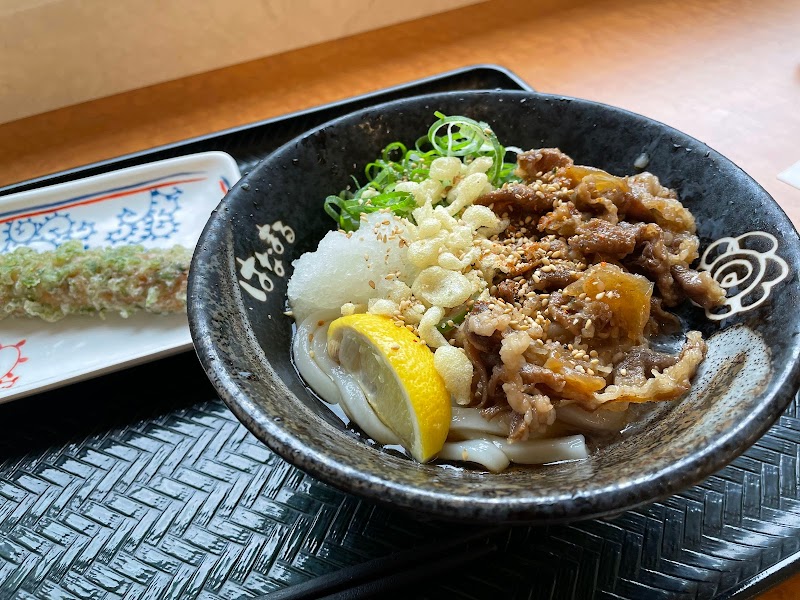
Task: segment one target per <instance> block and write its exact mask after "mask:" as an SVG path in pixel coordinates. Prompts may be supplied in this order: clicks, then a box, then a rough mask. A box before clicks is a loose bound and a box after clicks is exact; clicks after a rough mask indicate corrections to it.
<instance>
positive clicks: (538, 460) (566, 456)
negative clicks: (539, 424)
mask: <svg viewBox="0 0 800 600" xmlns="http://www.w3.org/2000/svg"><path fill="white" fill-rule="evenodd" d="M492 442H493V443H494V444H495V445H496V446H497V447H498V448H500V449H501V450H502V451H503V452H504V453H505V455H506V456H507V457H508V459H509V460H510V461H511V462H514V463H518V464H521V465H541V464H543V463H551V462H559V461H562V460H576V459H579V458H586V457H587V456H589V449H588V448H587V447H586V440H585V439H584V437H583V436H582V435H568V436H566V437H560V438H550V439H543V440H526V441H524V442H513V443H512V442H509V441H507V440H506V439H505V438H498V439H494V440H492Z"/></svg>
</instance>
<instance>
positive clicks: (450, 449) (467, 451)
mask: <svg viewBox="0 0 800 600" xmlns="http://www.w3.org/2000/svg"><path fill="white" fill-rule="evenodd" d="M438 457H439V458H440V459H441V460H451V461H453V462H473V463H477V464H479V465H483V466H484V467H486V468H487V469H488V470H489V471H491V472H492V473H499V472H500V471H502V470H503V469H505V468H506V467H508V465H509V460H508V457H507V456H506V454H505V452H503V451H502V450H500V448H498V447H497V446H495V445H494V444H493V443H492V442H490V441H488V440H466V441H463V442H447V443H446V444H445V445H444V447H443V448H442V450H441V452H439V454H438Z"/></svg>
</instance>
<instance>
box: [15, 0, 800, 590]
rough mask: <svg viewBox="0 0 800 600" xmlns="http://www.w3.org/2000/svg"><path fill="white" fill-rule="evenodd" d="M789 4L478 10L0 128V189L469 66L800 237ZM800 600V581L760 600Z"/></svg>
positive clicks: (799, 75) (798, 67)
mask: <svg viewBox="0 0 800 600" xmlns="http://www.w3.org/2000/svg"><path fill="white" fill-rule="evenodd" d="M799 31H800V2H798V1H797V0H763V1H761V2H749V1H745V0H738V1H737V0H706V1H704V2H680V1H678V0H663V1H658V2H656V1H653V2H637V1H633V0H601V1H597V2H580V1H578V0H562V1H559V0H532V1H531V0H489V1H488V2H484V3H482V4H477V5H474V6H469V7H466V8H463V9H459V10H456V11H452V12H449V13H443V14H440V15H437V16H433V17H428V18H425V19H420V20H417V21H413V22H410V23H405V24H401V25H397V26H393V27H390V28H385V29H382V30H379V31H372V32H369V33H365V34H361V35H357V36H353V37H350V38H347V39H342V40H337V41H334V42H328V43H325V44H321V45H317V46H313V47H309V48H304V49H301V50H296V51H292V52H289V53H285V54H281V55H277V56H272V57H268V58H264V59H261V60H257V61H253V62H249V63H245V64H241V65H237V66H233V67H229V68H226V69H221V70H218V71H213V72H209V73H206V74H202V75H197V76H193V77H189V78H185V79H180V80H177V81H173V82H169V83H164V84H160V85H156V86H152V87H148V88H144V89H139V90H136V91H132V92H128V93H124V94H120V95H117V96H112V97H109V98H104V99H100V100H96V101H93V102H89V103H85V104H81V105H77V106H72V107H68V108H64V109H61V110H57V111H54V112H50V113H46V114H42V115H38V116H34V117H30V118H27V119H24V120H20V121H16V122H12V123H8V124H4V125H0V185H6V184H10V183H14V182H17V181H22V180H25V179H29V178H32V177H36V176H40V175H45V174H48V173H52V172H55V171H60V170H62V169H66V168H70V167H75V166H79V165H83V164H86V163H91V162H94V161H98V160H102V159H106V158H111V157H115V156H119V155H122V154H126V153H129V152H135V151H138V150H144V149H147V148H151V147H153V146H158V145H162V144H167V143H170V142H175V141H179V140H182V139H186V138H189V137H194V136H198V135H201V134H205V133H209V132H214V131H219V130H222V129H226V128H229V127H234V126H237V125H243V124H247V123H251V122H253V121H258V120H261V119H265V118H269V117H273V116H276V115H280V114H283V113H287V112H293V111H296V110H300V109H303V108H307V107H311V106H316V105H319V104H324V103H327V102H331V101H333V100H338V99H342V98H346V97H349V96H353V95H356V94H361V93H365V92H369V91H372V90H376V89H379V88H383V87H386V86H391V85H396V84H399V83H403V82H406V81H410V80H413V79H417V78H419V77H424V76H428V75H433V74H437V73H440V72H442V71H447V70H451V69H455V68H459V67H464V66H468V65H473V64H479V63H492V64H498V65H501V66H504V67H506V68H508V69H510V70H511V71H513V72H514V73H516V74H517V75H519V76H520V77H521V78H522V79H524V80H525V81H527V82H529V83H530V84H531V85H532V86H533V87H535V88H536V89H537V90H539V91H543V92H552V93H559V94H566V95H571V96H578V97H583V98H589V99H592V100H599V101H601V102H606V103H609V104H614V105H617V106H621V107H624V108H627V109H630V110H633V111H635V112H638V113H641V114H644V115H647V116H649V117H652V118H655V119H657V120H659V121H663V122H665V123H667V124H669V125H672V126H674V127H676V128H678V129H680V130H682V131H684V132H686V133H688V134H689V135H692V136H694V137H696V138H698V139H700V140H702V141H704V142H706V143H707V144H709V145H710V146H712V147H713V148H715V149H716V150H718V151H720V152H721V153H722V154H724V155H726V156H728V157H729V158H730V159H732V160H733V161H734V162H735V163H737V164H738V165H739V166H740V167H741V168H743V169H744V170H745V171H747V172H748V173H750V174H751V175H752V176H753V177H754V178H755V179H756V180H758V181H759V183H761V185H763V186H764V187H765V188H766V189H767V191H768V192H770V193H771V194H772V196H773V197H774V198H775V199H776V200H777V201H778V202H779V203H780V205H781V206H782V207H783V208H784V210H785V211H786V212H787V213H788V214H789V216H790V217H791V218H792V220H793V221H794V223H795V225H797V226H800V190H798V189H795V188H793V187H791V186H789V185H787V184H786V183H783V182H781V181H779V180H778V179H777V175H778V173H779V172H781V171H782V170H784V169H786V168H787V167H789V166H790V165H792V164H793V163H795V162H797V161H800V52H799V50H800V34H798V32H799ZM789 598H800V575H798V576H795V577H794V578H792V579H789V580H787V581H786V582H784V583H783V584H782V585H780V586H778V587H776V588H773V589H772V590H770V591H768V592H767V593H765V594H763V595H762V596H761V597H760V599H761V600H779V599H781V600H783V599H789Z"/></svg>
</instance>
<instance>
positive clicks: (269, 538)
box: [0, 65, 800, 600]
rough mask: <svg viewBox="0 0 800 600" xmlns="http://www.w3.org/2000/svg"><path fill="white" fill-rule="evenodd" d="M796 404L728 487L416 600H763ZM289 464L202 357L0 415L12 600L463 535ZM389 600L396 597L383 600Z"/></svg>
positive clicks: (202, 577) (232, 588) (787, 519)
mask: <svg viewBox="0 0 800 600" xmlns="http://www.w3.org/2000/svg"><path fill="white" fill-rule="evenodd" d="M478 88H480V89H491V88H507V89H521V88H522V89H528V86H527V85H526V84H525V83H523V82H522V81H521V80H520V79H519V78H517V77H516V76H515V75H514V74H513V73H510V72H509V71H507V70H505V69H502V68H500V67H496V66H493V65H485V66H475V67H469V68H465V69H461V70H458V71H453V72H449V73H444V74H442V75H440V76H437V77H433V78H429V79H425V80H420V81H417V82H412V83H410V84H408V85H404V86H399V87H395V88H391V89H389V90H384V91H380V92H377V93H374V94H370V95H367V96H361V97H358V98H355V99H353V100H349V101H345V102H340V103H336V104H332V105H327V106H324V107H321V108H318V109H313V110H308V111H304V112H301V113H295V114H292V115H288V116H286V117H282V118H278V119H273V120H270V121H265V122H261V123H256V124H253V125H249V126H245V127H241V128H238V129H235V130H230V131H226V132H222V133H218V134H213V135H208V136H205V137H202V138H198V139H194V140H189V141H186V142H182V143H178V144H173V145H170V146H165V147H162V148H157V149H154V150H151V151H147V152H141V153H138V154H134V155H129V156H126V157H122V158H119V159H114V160H110V161H105V162H103V163H98V164H95V165H90V166H87V167H82V168H79V169H73V170H70V171H65V172H62V173H57V174H55V175H52V176H48V177H43V178H39V179H36V180H31V181H27V182H23V183H20V184H16V185H13V186H8V187H5V188H3V189H0V195H2V194H7V193H12V192H17V191H22V190H26V189H32V188H35V187H39V186H42V185H49V184H52V183H57V182H61V181H67V180H70V179H75V178H78V177H85V176H89V175H94V174H97V173H100V172H104V171H108V170H111V169H117V168H122V167H126V166H131V165H134V164H140V163H143V162H150V161H153V160H159V159H163V158H168V157H171V156H178V155H182V154H189V153H193V152H200V151H204V150H222V151H225V152H228V153H229V154H231V155H232V156H233V157H234V158H235V159H236V160H237V162H238V163H239V165H240V168H241V170H242V171H243V172H244V171H247V170H249V169H250V168H252V166H253V165H254V164H255V163H257V162H258V161H259V160H260V159H261V158H263V157H264V156H265V155H266V154H267V153H268V152H269V151H270V150H272V149H274V148H275V147H277V146H278V145H280V144H281V143H283V142H285V141H287V140H288V139H290V138H292V137H294V136H295V135H297V134H299V133H301V132H302V131H304V130H306V129H308V128H310V127H313V126H314V125H316V124H319V123H321V122H323V121H326V120H328V119H330V118H332V117H334V116H337V115H339V114H343V113H346V112H349V111H351V110H353V109H355V108H359V107H363V106H366V105H368V104H371V103H375V102H378V101H382V100H386V99H391V98H397V97H401V96H405V95H411V94H416V93H425V92H430V91H436V90H455V89H478ZM799 453H800V415H798V400H797V399H795V401H794V403H793V404H792V406H791V407H790V408H789V410H788V411H787V412H786V413H785V415H784V416H782V417H781V418H780V421H779V422H778V423H777V424H776V425H775V426H774V427H773V428H772V429H771V430H770V431H769V432H768V433H767V435H765V436H764V437H763V438H762V439H761V440H760V441H759V442H758V443H756V444H755V446H753V447H752V448H750V449H749V450H748V451H747V452H745V454H744V455H743V456H742V457H740V458H739V459H737V460H736V461H735V462H734V463H733V464H732V465H730V466H728V467H727V468H725V469H723V470H722V471H721V472H719V473H718V474H716V475H714V476H712V477H709V478H708V479H707V480H706V481H704V482H703V483H702V484H700V485H698V486H696V487H693V488H691V489H690V490H688V491H686V492H685V493H682V494H678V495H676V496H673V497H671V498H669V499H668V500H666V501H664V502H657V503H654V504H651V505H649V506H646V507H644V508H640V509H637V510H633V511H629V512H627V513H624V514H623V515H621V516H619V517H617V518H615V519H613V520H590V521H583V522H579V523H575V524H572V525H563V526H557V527H547V528H527V527H518V528H512V529H507V530H504V531H501V532H500V534H499V536H498V535H494V536H493V539H494V540H495V543H496V544H497V545H498V546H499V549H498V551H497V552H495V553H494V554H493V555H491V556H490V557H489V558H483V559H482V561H481V563H480V564H479V565H478V566H477V567H476V566H475V565H470V566H468V567H462V568H460V569H458V570H451V571H448V572H446V573H445V572H442V573H439V574H438V575H436V576H434V577H432V578H429V579H427V580H425V581H424V582H422V583H417V584H415V585H414V586H412V587H407V588H405V589H404V590H403V591H402V592H398V594H399V595H398V596H397V597H402V598H464V599H481V600H483V599H488V598H515V599H516V598H597V599H607V598H646V599H651V598H654V599H658V598H681V599H682V598H686V599H690V598H726V599H732V598H737V599H741V598H748V597H752V596H753V595H756V594H757V593H759V592H761V591H763V590H765V589H766V588H768V587H770V586H771V585H774V584H775V583H778V582H779V581H781V580H783V579H784V578H786V577H788V576H789V575H791V574H792V573H794V572H795V571H796V570H797V567H798V564H800V561H799V560H798V559H800V495H798V494H799V492H798V478H800V471H799V470H798V469H799V468H800V465H798V456H799ZM464 530H465V528H464V527H463V526H459V527H456V526H454V525H451V524H443V523H436V522H431V521H417V520H415V519H414V518H413V517H410V516H409V515H408V514H407V513H400V512H395V511H391V510H387V509H385V508H382V507H377V506H375V505H373V504H371V503H369V502H366V501H363V500H360V499H358V498H355V497H353V496H350V495H347V494H344V493H342V492H339V491H338V490H335V489H333V488H331V487H329V486H327V485H325V484H323V483H320V482H318V481H316V480H314V479H313V478H311V477H309V476H307V475H305V474H304V473H302V472H301V471H298V470H297V469H295V468H293V467H291V466H290V465H288V464H287V463H286V462H284V461H283V460H282V459H280V458H279V457H278V456H276V455H275V454H273V453H272V452H270V451H269V450H268V449H267V448H266V447H265V446H264V445H263V444H261V443H260V442H258V441H257V440H256V439H255V438H254V437H253V436H252V435H251V434H250V433H249V432H248V431H247V430H246V429H245V428H244V427H243V426H242V425H240V424H239V422H238V421H237V420H236V419H235V418H234V417H233V415H232V414H231V413H230V412H229V410H228V409H227V407H225V405H224V404H223V403H222V402H221V401H220V400H219V399H217V396H216V393H215V391H214V390H213V388H212V387H211V386H210V384H209V383H208V380H207V378H206V376H205V373H204V372H203V370H202V368H201V367H200V365H199V362H198V361H197V358H196V356H195V355H194V353H193V352H185V353H182V354H178V355H175V356H172V357H170V358H166V359H162V360H159V361H156V362H152V363H149V364H147V365H142V366H138V367H135V368H131V369H127V370H124V371H120V372H118V373H115V374H111V375H106V376H104V377H100V378H97V379H93V380H90V381H87V382H83V383H79V384H73V385H71V386H68V387H64V388H61V389H58V390H54V391H51V392H48V393H44V394H39V395H36V396H30V397H27V398H23V399H20V400H17V401H14V402H11V403H9V404H6V405H0V598H2V599H6V598H20V599H27V598H42V599H45V598H46V599H60V598H91V599H95V598H97V599H100V598H102V599H112V598H125V599H126V600H133V599H145V598H148V599H152V598H202V599H220V598H224V599H232V598H248V597H253V596H257V595H262V594H268V593H269V592H271V591H274V590H277V589H280V588H284V587H286V586H289V585H292V584H294V583H299V582H302V581H305V580H308V579H310V578H312V577H315V576H317V575H321V574H324V573H330V572H333V571H336V570H337V569H340V568H342V567H345V566H348V565H355V564H359V563H363V562H365V561H367V560H369V559H371V558H374V557H378V556H386V555H389V554H391V553H394V552H396V551H399V550H404V549H408V548H416V547H419V548H423V547H426V545H428V544H430V543H431V542H434V541H441V540H443V539H447V538H448V537H451V536H457V535H463V533H464ZM387 597H389V596H387V595H383V598H387Z"/></svg>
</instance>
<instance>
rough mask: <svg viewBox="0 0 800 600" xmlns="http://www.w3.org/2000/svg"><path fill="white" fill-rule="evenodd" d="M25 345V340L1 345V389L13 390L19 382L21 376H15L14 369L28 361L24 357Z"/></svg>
mask: <svg viewBox="0 0 800 600" xmlns="http://www.w3.org/2000/svg"><path fill="white" fill-rule="evenodd" d="M24 343H25V340H20V341H19V342H17V343H16V344H10V345H4V344H0V389H8V388H11V387H13V386H14V384H15V383H17V381H18V380H19V376H18V375H14V369H16V368H17V365H19V364H22V363H24V362H25V361H27V360H28V359H27V358H26V357H24V356H22V345H23V344H24Z"/></svg>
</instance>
